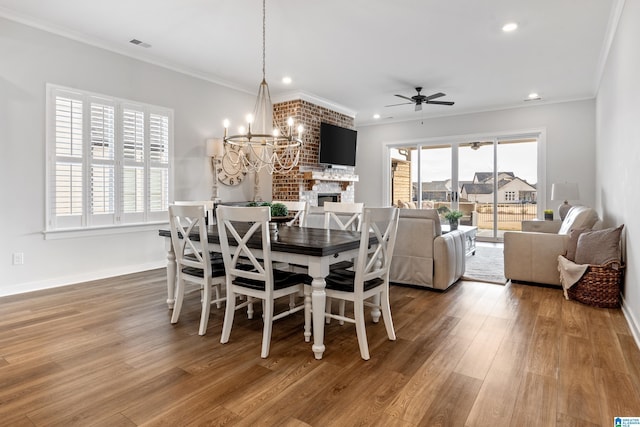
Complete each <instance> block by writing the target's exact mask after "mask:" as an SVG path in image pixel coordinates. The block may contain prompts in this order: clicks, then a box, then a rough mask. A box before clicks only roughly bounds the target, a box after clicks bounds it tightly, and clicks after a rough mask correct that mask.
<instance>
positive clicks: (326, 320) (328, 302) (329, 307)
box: [324, 297, 331, 325]
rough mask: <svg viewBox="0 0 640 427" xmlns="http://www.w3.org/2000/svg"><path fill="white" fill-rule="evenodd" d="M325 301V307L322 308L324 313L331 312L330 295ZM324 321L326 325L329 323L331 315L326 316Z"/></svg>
mask: <svg viewBox="0 0 640 427" xmlns="http://www.w3.org/2000/svg"><path fill="white" fill-rule="evenodd" d="M326 301H327V302H326V303H325V309H324V312H325V313H327V314H331V298H330V297H327V299H326ZM325 323H326V324H327V325H328V324H329V323H331V317H329V316H326V319H325Z"/></svg>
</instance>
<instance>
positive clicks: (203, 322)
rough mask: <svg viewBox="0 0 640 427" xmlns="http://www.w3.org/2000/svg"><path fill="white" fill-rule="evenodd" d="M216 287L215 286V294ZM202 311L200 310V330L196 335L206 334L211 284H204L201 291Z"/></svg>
mask: <svg viewBox="0 0 640 427" xmlns="http://www.w3.org/2000/svg"><path fill="white" fill-rule="evenodd" d="M217 290H218V287H217V286H216V293H217ZM201 304H202V310H200V329H199V331H198V335H204V334H206V333H207V324H208V323H209V313H210V312H211V284H210V283H206V284H205V285H204V288H203V289H202V301H201Z"/></svg>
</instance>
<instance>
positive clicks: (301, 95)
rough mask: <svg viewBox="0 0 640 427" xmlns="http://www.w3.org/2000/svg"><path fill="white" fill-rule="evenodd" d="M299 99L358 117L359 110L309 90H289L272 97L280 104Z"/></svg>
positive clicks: (274, 101) (275, 102)
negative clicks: (311, 92)
mask: <svg viewBox="0 0 640 427" xmlns="http://www.w3.org/2000/svg"><path fill="white" fill-rule="evenodd" d="M297 99H300V100H302V101H307V102H310V103H312V104H315V105H318V106H320V107H324V108H327V109H329V110H331V111H335V112H337V113H340V114H344V115H346V116H349V117H351V118H354V119H355V117H356V114H357V112H356V111H355V110H352V109H350V108H347V107H345V106H343V105H340V104H337V103H335V102H333V101H329V100H328V99H325V98H321V97H319V96H316V95H313V94H310V93H308V92H303V91H297V92H287V93H282V94H279V95H276V96H274V97H273V98H272V102H273V103H274V104H279V103H281V102H287V101H295V100H297Z"/></svg>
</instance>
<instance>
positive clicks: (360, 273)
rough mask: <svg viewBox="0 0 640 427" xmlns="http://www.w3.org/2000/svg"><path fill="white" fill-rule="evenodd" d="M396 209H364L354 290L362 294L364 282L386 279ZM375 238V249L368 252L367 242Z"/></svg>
mask: <svg viewBox="0 0 640 427" xmlns="http://www.w3.org/2000/svg"><path fill="white" fill-rule="evenodd" d="M398 217H399V210H398V209H397V208H393V207H390V208H366V209H365V210H364V213H363V223H362V231H361V238H360V249H359V251H358V258H357V260H356V268H355V270H356V275H355V290H356V292H362V291H363V286H364V282H366V281H368V280H371V279H375V278H381V279H385V280H386V279H387V276H388V275H389V266H390V264H391V257H392V255H393V249H394V246H395V240H396V233H397V230H398ZM372 234H373V235H374V236H375V245H376V247H375V249H374V250H373V251H371V250H370V244H369V240H370V237H371V235H372Z"/></svg>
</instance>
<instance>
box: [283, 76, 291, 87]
mask: <svg viewBox="0 0 640 427" xmlns="http://www.w3.org/2000/svg"><path fill="white" fill-rule="evenodd" d="M291 82H292V80H291V77H289V76H285V77H283V78H282V83H284V84H286V85H289V84H291Z"/></svg>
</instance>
